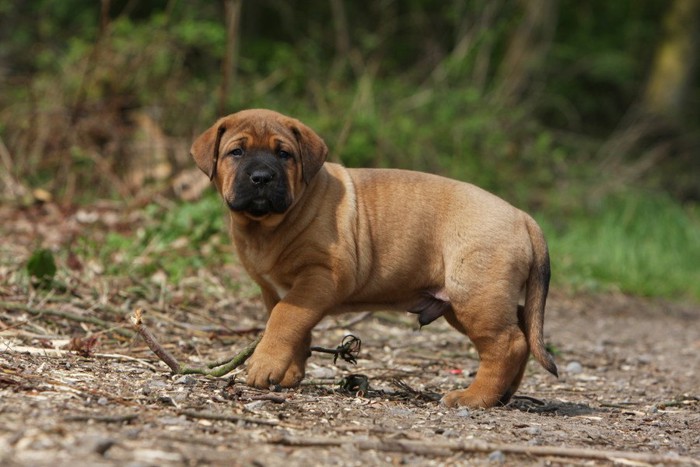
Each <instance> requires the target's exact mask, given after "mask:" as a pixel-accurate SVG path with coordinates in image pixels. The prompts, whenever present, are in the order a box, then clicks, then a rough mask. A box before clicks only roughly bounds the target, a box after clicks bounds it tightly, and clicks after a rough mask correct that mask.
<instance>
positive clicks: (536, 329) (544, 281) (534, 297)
mask: <svg viewBox="0 0 700 467" xmlns="http://www.w3.org/2000/svg"><path fill="white" fill-rule="evenodd" d="M525 218H526V225H527V231H528V233H529V234H530V242H531V243H532V252H533V260H532V264H531V265H530V275H529V277H528V278H527V282H526V288H527V291H526V294H525V306H524V307H523V308H522V309H521V311H522V314H521V317H520V321H521V323H522V325H523V327H524V331H525V336H526V337H527V341H528V344H529V345H530V352H532V355H533V356H534V357H535V360H537V361H538V362H539V364H540V365H542V367H544V369H545V370H547V371H549V372H550V373H552V374H553V375H554V376H556V377H559V374H558V371H557V365H556V364H555V363H554V359H553V358H552V355H551V354H550V353H549V352H547V349H546V348H545V346H544V336H543V335H544V307H545V304H546V302H547V293H548V292H549V279H550V277H551V270H550V267H549V250H548V248H547V242H546V241H545V239H544V234H543V233H542V229H540V226H539V225H537V222H535V220H534V219H533V218H532V217H530V216H529V215H527V214H525Z"/></svg>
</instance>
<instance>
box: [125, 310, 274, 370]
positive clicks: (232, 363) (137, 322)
mask: <svg viewBox="0 0 700 467" xmlns="http://www.w3.org/2000/svg"><path fill="white" fill-rule="evenodd" d="M142 315H143V310H141V309H136V310H135V311H134V314H133V315H132V316H131V322H132V324H133V325H134V328H135V329H136V331H137V332H138V333H139V335H140V336H141V337H142V338H143V340H144V341H145V342H146V345H148V348H149V349H151V350H152V351H153V353H155V354H156V355H157V356H158V358H160V359H161V360H162V361H163V362H164V363H165V364H166V365H168V367H169V368H170V370H171V371H172V372H173V373H174V374H178V375H191V374H199V375H208V376H215V377H221V376H224V375H226V374H228V373H230V372H231V371H233V370H234V369H235V368H238V367H239V366H241V365H242V364H243V363H245V361H246V360H248V358H249V357H250V356H251V355H253V351H255V347H257V345H258V343H259V342H260V339H262V335H261V336H259V337H258V338H257V339H255V340H254V341H253V342H251V343H250V344H249V345H248V346H247V347H246V348H245V349H243V350H242V351H241V352H239V353H238V354H237V355H236V356H234V357H233V358H231V359H228V360H222V361H218V362H214V363H212V364H210V365H207V367H205V368H202V367H189V366H186V365H183V364H181V363H180V362H179V361H178V360H177V358H175V356H174V355H173V354H171V353H170V352H168V351H167V350H166V349H165V348H164V347H163V346H162V345H160V343H158V340H157V339H156V338H155V336H154V335H153V333H152V332H151V331H150V330H149V329H148V328H147V327H146V325H144V324H143V316H142Z"/></svg>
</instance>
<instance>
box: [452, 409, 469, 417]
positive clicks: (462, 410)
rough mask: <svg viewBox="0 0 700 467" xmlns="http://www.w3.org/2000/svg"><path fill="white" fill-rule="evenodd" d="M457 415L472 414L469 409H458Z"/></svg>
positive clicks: (465, 415)
mask: <svg viewBox="0 0 700 467" xmlns="http://www.w3.org/2000/svg"><path fill="white" fill-rule="evenodd" d="M455 415H456V416H457V417H465V418H466V417H468V416H469V415H471V413H470V412H469V410H467V409H461V410H458V411H457V412H455Z"/></svg>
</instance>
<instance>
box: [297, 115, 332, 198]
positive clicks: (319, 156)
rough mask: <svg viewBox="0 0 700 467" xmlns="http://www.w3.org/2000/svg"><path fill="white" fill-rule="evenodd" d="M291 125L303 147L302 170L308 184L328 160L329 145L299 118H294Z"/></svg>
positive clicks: (300, 145)
mask: <svg viewBox="0 0 700 467" xmlns="http://www.w3.org/2000/svg"><path fill="white" fill-rule="evenodd" d="M291 127H292V132H293V133H294V136H295V137H296V139H297V143H299V147H300V148H301V155H300V156H301V157H300V158H301V172H302V177H303V178H304V182H305V183H306V184H307V185H308V184H309V182H310V181H311V179H312V178H314V175H316V174H317V173H318V171H319V170H321V167H322V166H323V163H324V162H326V158H327V157H328V146H326V143H325V142H324V141H323V140H322V139H321V137H320V136H318V135H317V134H316V133H315V132H314V131H313V130H312V129H311V128H309V127H307V126H306V125H304V124H303V123H301V122H300V121H299V120H294V119H293V120H292V124H291Z"/></svg>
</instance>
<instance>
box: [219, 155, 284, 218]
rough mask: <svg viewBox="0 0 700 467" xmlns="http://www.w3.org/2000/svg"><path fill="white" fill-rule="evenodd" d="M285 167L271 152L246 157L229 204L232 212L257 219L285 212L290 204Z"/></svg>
mask: <svg viewBox="0 0 700 467" xmlns="http://www.w3.org/2000/svg"><path fill="white" fill-rule="evenodd" d="M284 164H285V161H284V160H281V159H279V158H278V157H276V156H275V155H274V154H272V153H269V152H263V151H257V152H252V153H249V154H247V155H246V156H244V159H243V160H242V161H241V163H240V165H239V166H238V169H237V171H236V177H235V178H234V181H233V190H232V191H233V194H234V197H233V200H232V201H231V200H227V204H228V205H229V208H231V209H232V210H234V211H238V212H246V213H249V214H251V215H253V216H255V217H262V216H265V215H267V214H271V213H276V214H281V213H283V212H285V211H286V210H287V208H288V207H289V205H290V204H291V200H290V199H289V198H290V196H289V189H288V186H287V178H286V177H285V166H284Z"/></svg>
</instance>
